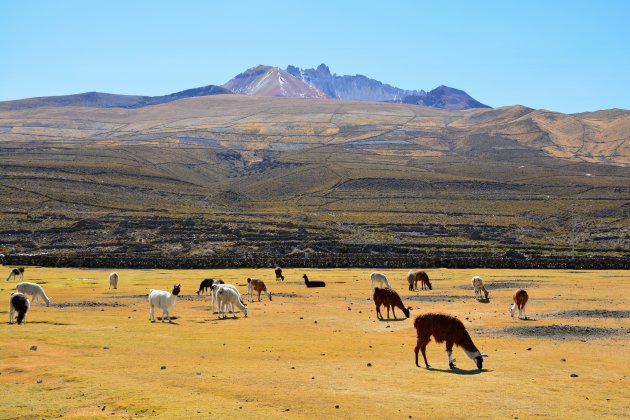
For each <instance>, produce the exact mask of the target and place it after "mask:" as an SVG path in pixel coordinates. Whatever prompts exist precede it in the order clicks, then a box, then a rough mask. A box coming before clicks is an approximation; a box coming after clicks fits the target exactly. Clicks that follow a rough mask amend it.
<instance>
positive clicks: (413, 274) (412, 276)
mask: <svg viewBox="0 0 630 420" xmlns="http://www.w3.org/2000/svg"><path fill="white" fill-rule="evenodd" d="M415 281H416V272H415V271H410V272H408V273H407V283H409V291H410V292H413V291H414V290H415V288H414V283H415ZM416 287H418V285H416Z"/></svg>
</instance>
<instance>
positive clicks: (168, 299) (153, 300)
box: [149, 284, 182, 323]
mask: <svg viewBox="0 0 630 420" xmlns="http://www.w3.org/2000/svg"><path fill="white" fill-rule="evenodd" d="M181 286H182V285H181V284H174V285H173V291H172V292H170V293H169V292H165V291H163V290H153V289H151V290H149V304H150V305H151V309H150V311H149V319H150V320H151V322H155V317H154V316H153V307H154V306H157V307H158V308H161V309H162V322H164V315H166V317H167V318H168V322H169V323H170V322H171V315H170V314H169V313H168V309H169V308H171V307H172V306H173V305H175V301H176V300H177V295H179V292H180V291H181Z"/></svg>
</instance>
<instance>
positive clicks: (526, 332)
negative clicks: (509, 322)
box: [503, 324, 621, 340]
mask: <svg viewBox="0 0 630 420" xmlns="http://www.w3.org/2000/svg"><path fill="white" fill-rule="evenodd" d="M503 331H504V332H506V333H507V334H511V335H514V336H517V337H531V338H550V339H553V340H565V339H569V340H578V339H586V338H605V337H611V336H613V335H617V334H620V332H621V331H620V330H615V329H612V328H601V327H588V326H578V325H557V324H554V325H535V326H527V325H524V326H518V327H507V328H505V329H504V330H503Z"/></svg>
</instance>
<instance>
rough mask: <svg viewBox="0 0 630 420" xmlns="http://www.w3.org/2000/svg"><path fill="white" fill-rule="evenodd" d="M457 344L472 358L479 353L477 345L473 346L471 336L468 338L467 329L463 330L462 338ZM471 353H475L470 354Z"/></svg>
mask: <svg viewBox="0 0 630 420" xmlns="http://www.w3.org/2000/svg"><path fill="white" fill-rule="evenodd" d="M458 345H459V346H460V347H461V348H462V349H463V350H464V351H465V352H466V354H467V355H468V357H470V358H471V359H474V358H475V357H477V356H479V354H481V353H479V349H477V346H475V343H473V341H472V338H470V334H468V331H464V334H462V339H461V341H460V342H459V343H458ZM476 353H478V354H476ZM471 354H475V355H474V356H471Z"/></svg>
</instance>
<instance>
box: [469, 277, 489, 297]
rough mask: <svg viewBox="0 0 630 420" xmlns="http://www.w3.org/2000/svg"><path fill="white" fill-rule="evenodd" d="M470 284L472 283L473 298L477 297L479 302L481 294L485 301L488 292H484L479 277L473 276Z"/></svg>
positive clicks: (484, 288) (484, 289)
mask: <svg viewBox="0 0 630 420" xmlns="http://www.w3.org/2000/svg"><path fill="white" fill-rule="evenodd" d="M470 282H471V283H472V286H473V289H475V296H476V297H477V300H481V292H483V294H484V296H485V299H488V295H489V294H490V292H488V291H487V290H486V287H485V286H484V285H483V281H482V280H481V277H479V276H475V277H473V278H472V280H471V281H470Z"/></svg>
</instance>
